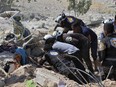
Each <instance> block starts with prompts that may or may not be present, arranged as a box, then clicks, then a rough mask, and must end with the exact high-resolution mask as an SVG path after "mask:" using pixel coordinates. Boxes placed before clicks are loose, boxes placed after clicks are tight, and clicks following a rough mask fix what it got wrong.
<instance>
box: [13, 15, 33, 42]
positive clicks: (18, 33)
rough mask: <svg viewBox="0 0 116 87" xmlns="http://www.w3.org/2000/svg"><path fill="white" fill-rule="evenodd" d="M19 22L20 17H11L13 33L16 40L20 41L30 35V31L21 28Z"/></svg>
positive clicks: (21, 25)
mask: <svg viewBox="0 0 116 87" xmlns="http://www.w3.org/2000/svg"><path fill="white" fill-rule="evenodd" d="M20 20H21V17H20V16H18V15H17V16H14V17H13V27H14V30H13V33H14V34H15V36H16V37H17V40H21V39H23V38H25V37H27V36H28V35H30V34H31V33H30V31H29V30H28V29H27V28H25V27H24V26H23V24H22V23H21V22H20Z"/></svg>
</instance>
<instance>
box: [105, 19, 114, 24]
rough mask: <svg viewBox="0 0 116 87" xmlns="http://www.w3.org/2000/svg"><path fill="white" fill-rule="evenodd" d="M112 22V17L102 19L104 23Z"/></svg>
mask: <svg viewBox="0 0 116 87" xmlns="http://www.w3.org/2000/svg"><path fill="white" fill-rule="evenodd" d="M113 22H114V20H113V19H111V18H110V19H106V20H104V21H103V23H104V24H105V23H113Z"/></svg>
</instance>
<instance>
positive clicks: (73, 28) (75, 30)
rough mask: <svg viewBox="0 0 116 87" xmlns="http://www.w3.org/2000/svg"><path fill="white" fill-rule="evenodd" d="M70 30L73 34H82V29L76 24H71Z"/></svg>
mask: <svg viewBox="0 0 116 87" xmlns="http://www.w3.org/2000/svg"><path fill="white" fill-rule="evenodd" d="M71 28H72V30H73V32H74V33H81V32H82V28H81V26H80V24H79V23H78V22H76V23H74V24H72V26H71Z"/></svg>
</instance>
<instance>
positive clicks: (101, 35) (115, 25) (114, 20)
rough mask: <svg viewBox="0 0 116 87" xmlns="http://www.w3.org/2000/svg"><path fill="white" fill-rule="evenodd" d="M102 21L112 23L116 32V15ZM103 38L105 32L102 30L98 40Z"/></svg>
mask: <svg viewBox="0 0 116 87" xmlns="http://www.w3.org/2000/svg"><path fill="white" fill-rule="evenodd" d="M103 23H104V24H106V23H112V24H113V25H114V32H116V15H115V17H114V19H108V20H104V21H103ZM103 38H105V34H104V33H103V32H102V33H100V35H99V40H102V39H103Z"/></svg>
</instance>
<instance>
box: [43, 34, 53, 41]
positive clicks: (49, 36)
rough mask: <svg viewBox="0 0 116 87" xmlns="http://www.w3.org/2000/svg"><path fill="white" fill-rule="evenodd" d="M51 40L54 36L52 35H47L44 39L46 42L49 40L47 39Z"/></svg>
mask: <svg viewBox="0 0 116 87" xmlns="http://www.w3.org/2000/svg"><path fill="white" fill-rule="evenodd" d="M49 38H53V36H52V35H50V34H47V35H45V36H44V38H43V39H44V40H47V39H49Z"/></svg>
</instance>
